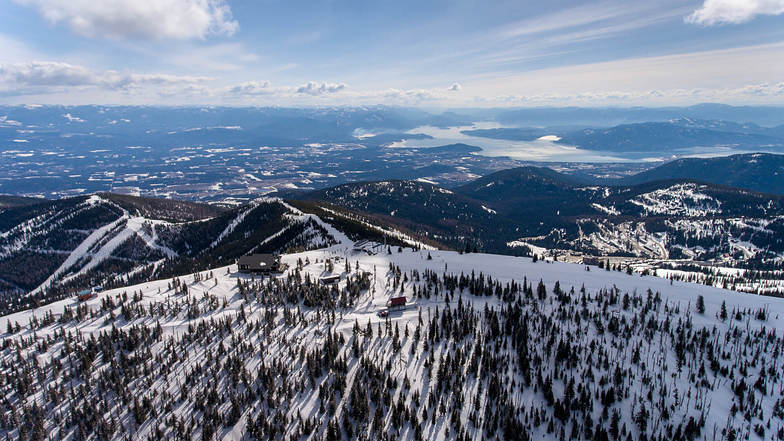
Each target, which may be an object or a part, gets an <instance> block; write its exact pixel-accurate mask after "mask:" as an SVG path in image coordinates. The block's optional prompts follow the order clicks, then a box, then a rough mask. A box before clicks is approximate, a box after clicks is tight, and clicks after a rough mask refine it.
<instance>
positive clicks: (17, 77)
mask: <svg viewBox="0 0 784 441" xmlns="http://www.w3.org/2000/svg"><path fill="white" fill-rule="evenodd" d="M210 80H211V79H210V78H207V77H193V76H183V75H170V74H157V73H156V74H143V73H123V72H117V71H113V70H109V71H98V70H92V69H88V68H86V67H83V66H76V65H72V64H68V63H61V62H56V61H31V62H29V63H13V64H4V65H0V91H3V92H5V93H6V94H7V93H9V92H13V93H16V94H20V95H24V94H32V93H51V92H53V91H58V90H63V89H70V88H90V87H92V88H101V89H107V90H115V91H125V92H129V91H134V90H139V89H143V88H146V87H158V88H167V89H168V91H169V93H172V92H174V91H175V90H173V89H178V88H187V89H192V88H193V87H194V85H197V84H201V83H205V82H207V81H210Z"/></svg>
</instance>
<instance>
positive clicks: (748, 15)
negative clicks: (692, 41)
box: [686, 0, 784, 26]
mask: <svg viewBox="0 0 784 441" xmlns="http://www.w3.org/2000/svg"><path fill="white" fill-rule="evenodd" d="M780 14H784V0H705V3H703V5H702V7H701V8H700V9H697V10H696V11H694V12H693V13H692V14H691V15H689V16H688V17H686V22H687V23H694V24H700V25H705V26H713V25H717V24H725V23H728V24H737V23H745V22H747V21H750V20H751V19H753V18H754V17H756V16H758V15H780Z"/></svg>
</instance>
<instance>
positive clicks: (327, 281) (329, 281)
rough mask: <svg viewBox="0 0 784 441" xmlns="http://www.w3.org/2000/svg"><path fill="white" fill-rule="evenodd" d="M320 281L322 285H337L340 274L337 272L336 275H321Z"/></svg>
mask: <svg viewBox="0 0 784 441" xmlns="http://www.w3.org/2000/svg"><path fill="white" fill-rule="evenodd" d="M319 282H320V283H321V284H322V285H335V284H337V283H338V282H340V274H335V275H332V276H324V277H319Z"/></svg>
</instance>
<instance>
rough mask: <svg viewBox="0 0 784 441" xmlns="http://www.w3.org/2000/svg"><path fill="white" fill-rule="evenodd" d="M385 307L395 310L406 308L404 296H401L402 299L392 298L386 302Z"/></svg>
mask: <svg viewBox="0 0 784 441" xmlns="http://www.w3.org/2000/svg"><path fill="white" fill-rule="evenodd" d="M387 306H389V307H390V308H396V307H397V308H400V307H403V306H406V298H405V296H403V297H392V298H391V299H389V301H388V302H387Z"/></svg>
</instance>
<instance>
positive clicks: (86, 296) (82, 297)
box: [76, 289, 93, 302]
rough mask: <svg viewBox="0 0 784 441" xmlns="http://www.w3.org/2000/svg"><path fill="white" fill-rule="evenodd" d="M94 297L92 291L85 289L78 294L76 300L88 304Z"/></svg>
mask: <svg viewBox="0 0 784 441" xmlns="http://www.w3.org/2000/svg"><path fill="white" fill-rule="evenodd" d="M92 297H93V291H92V290H91V289H84V290H81V291H79V292H77V293H76V298H77V299H78V300H79V301H80V302H86V301H88V300H90V299H91V298H92Z"/></svg>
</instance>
